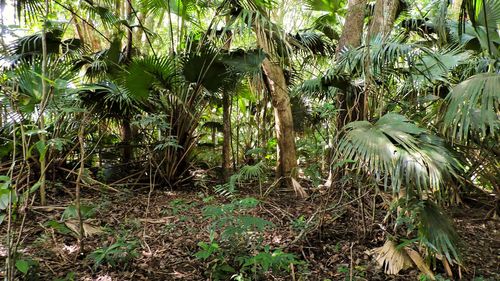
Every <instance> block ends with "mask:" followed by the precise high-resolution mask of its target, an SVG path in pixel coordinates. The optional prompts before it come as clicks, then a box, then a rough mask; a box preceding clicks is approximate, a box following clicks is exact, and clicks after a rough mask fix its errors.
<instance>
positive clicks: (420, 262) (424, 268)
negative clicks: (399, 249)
mask: <svg viewBox="0 0 500 281" xmlns="http://www.w3.org/2000/svg"><path fill="white" fill-rule="evenodd" d="M406 253H407V254H408V256H409V257H410V258H411V260H412V261H413V263H414V264H415V265H416V266H417V267H418V269H419V270H420V271H421V272H422V273H424V274H425V275H427V276H428V277H429V278H430V279H431V280H436V277H434V273H432V270H431V269H430V268H429V266H428V265H427V264H426V263H425V261H424V259H423V258H422V256H420V254H419V253H418V252H417V251H415V250H413V249H406Z"/></svg>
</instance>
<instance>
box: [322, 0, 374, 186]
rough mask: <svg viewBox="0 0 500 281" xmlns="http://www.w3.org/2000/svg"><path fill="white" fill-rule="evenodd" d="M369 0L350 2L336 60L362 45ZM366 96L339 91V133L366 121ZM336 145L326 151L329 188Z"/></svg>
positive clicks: (327, 183)
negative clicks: (346, 50) (352, 125)
mask: <svg viewBox="0 0 500 281" xmlns="http://www.w3.org/2000/svg"><path fill="white" fill-rule="evenodd" d="M366 3H367V0H349V3H348V7H347V16H346V19H345V23H344V29H343V30H342V35H341V36H340V39H339V42H338V45H337V50H336V54H335V56H336V58H337V59H338V58H339V57H340V54H341V52H342V50H343V49H344V48H347V47H349V48H356V47H359V46H360V45H361V40H362V38H363V27H364V21H365V9H366ZM364 101H365V99H364V95H363V94H362V93H357V92H354V91H351V92H345V91H339V92H338V93H337V108H338V109H339V113H338V115H337V124H336V125H337V131H339V132H340V130H341V129H342V128H343V127H344V126H345V124H347V123H349V122H351V121H355V120H359V119H364V116H363V115H364V114H363V112H364V110H363V109H364ZM333 147H334V143H333V140H332V141H331V142H330V143H329V144H328V149H327V150H326V159H327V163H329V164H330V167H329V169H328V179H327V181H326V183H325V184H324V185H325V186H327V187H331V185H332V183H333V181H334V175H333V170H332V165H331V164H332V163H333V155H334V150H333Z"/></svg>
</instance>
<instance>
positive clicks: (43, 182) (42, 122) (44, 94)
mask: <svg viewBox="0 0 500 281" xmlns="http://www.w3.org/2000/svg"><path fill="white" fill-rule="evenodd" d="M48 14H49V1H48V0H45V17H44V20H47V17H48ZM46 79H47V26H46V22H44V23H43V29H42V98H41V102H40V116H39V120H38V126H39V129H40V130H41V131H44V130H45V118H44V116H43V113H44V110H45V107H46V106H47V99H48V92H47V82H46ZM39 136H40V140H41V141H42V143H43V144H44V145H46V144H47V136H46V135H45V133H41V134H40V135H39ZM46 164H47V162H46V159H45V157H43V159H40V179H39V180H40V204H41V205H42V206H44V205H45V204H46V203H47V202H46V198H45V197H46V196H45V185H46V180H45V175H46V168H47V167H46Z"/></svg>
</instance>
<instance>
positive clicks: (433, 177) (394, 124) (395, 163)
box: [337, 113, 461, 193]
mask: <svg viewBox="0 0 500 281" xmlns="http://www.w3.org/2000/svg"><path fill="white" fill-rule="evenodd" d="M344 130H345V131H346V133H345V135H344V136H343V137H342V139H341V140H340V143H339V147H338V153H337V159H340V156H342V158H343V159H352V160H354V161H356V163H355V164H354V167H356V168H357V169H358V170H365V171H367V172H370V173H372V174H373V175H375V176H376V177H380V176H382V177H383V178H384V185H385V186H388V180H389V177H390V179H391V186H392V188H393V190H394V191H398V190H399V189H400V188H401V186H402V185H404V186H406V187H412V186H413V187H416V188H417V189H416V190H415V192H417V193H420V192H421V191H422V190H429V189H430V190H433V191H439V190H440V189H441V188H443V187H444V186H445V185H444V182H445V180H446V179H447V178H448V177H449V176H452V175H455V174H456V171H457V170H459V169H460V167H461V166H460V163H459V162H458V160H457V159H456V158H455V157H454V156H453V154H452V153H451V152H450V151H448V149H447V148H446V147H445V145H444V144H443V142H442V141H441V140H440V139H439V138H437V137H435V136H432V135H429V134H428V133H427V132H426V130H424V129H421V128H419V127H417V126H416V125H415V124H413V123H412V122H411V121H410V120H408V119H407V118H406V117H404V116H402V115H399V114H395V113H389V114H386V115H384V116H382V117H381V118H380V119H379V120H378V121H377V122H376V123H375V124H371V123H369V122H367V121H357V122H352V123H349V124H347V125H346V127H345V128H344Z"/></svg>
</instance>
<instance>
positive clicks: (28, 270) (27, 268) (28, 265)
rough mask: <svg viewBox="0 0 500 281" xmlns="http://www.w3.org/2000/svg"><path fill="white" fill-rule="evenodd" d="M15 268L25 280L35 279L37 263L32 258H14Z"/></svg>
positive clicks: (36, 276)
mask: <svg viewBox="0 0 500 281" xmlns="http://www.w3.org/2000/svg"><path fill="white" fill-rule="evenodd" d="M15 266H16V269H17V270H18V271H19V272H21V273H22V275H23V277H24V279H25V280H37V279H38V271H39V264H38V262H37V261H34V260H32V259H16V263H15Z"/></svg>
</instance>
